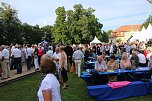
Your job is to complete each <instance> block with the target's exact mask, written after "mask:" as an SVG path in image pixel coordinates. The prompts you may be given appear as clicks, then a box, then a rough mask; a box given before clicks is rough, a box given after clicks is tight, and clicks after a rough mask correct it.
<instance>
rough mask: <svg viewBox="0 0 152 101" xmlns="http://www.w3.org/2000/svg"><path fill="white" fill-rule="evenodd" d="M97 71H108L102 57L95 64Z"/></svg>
mask: <svg viewBox="0 0 152 101" xmlns="http://www.w3.org/2000/svg"><path fill="white" fill-rule="evenodd" d="M95 69H96V70H98V71H101V72H104V71H106V70H107V69H108V68H107V65H106V62H105V61H103V59H102V57H101V56H98V57H97V61H96V62H95Z"/></svg>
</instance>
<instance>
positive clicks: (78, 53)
mask: <svg viewBox="0 0 152 101" xmlns="http://www.w3.org/2000/svg"><path fill="white" fill-rule="evenodd" d="M72 57H73V59H74V62H75V69H76V74H78V77H80V73H81V62H82V60H83V58H84V54H83V53H82V51H80V48H79V47H77V50H76V51H75V52H74V53H73V56H72Z"/></svg>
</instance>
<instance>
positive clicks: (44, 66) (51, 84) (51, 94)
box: [37, 54, 61, 101]
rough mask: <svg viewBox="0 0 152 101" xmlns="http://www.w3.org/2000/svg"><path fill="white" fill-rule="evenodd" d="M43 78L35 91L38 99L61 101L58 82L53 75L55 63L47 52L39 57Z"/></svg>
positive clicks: (41, 100) (42, 100) (40, 100)
mask: <svg viewBox="0 0 152 101" xmlns="http://www.w3.org/2000/svg"><path fill="white" fill-rule="evenodd" d="M40 67H41V73H42V74H43V75H44V78H43V80H42V81H41V84H40V86H39V90H38V92H37V95H38V99H39V101H61V95H60V83H59V81H58V80H57V78H56V77H55V75H54V74H55V73H56V65H55V63H54V62H53V61H52V60H51V57H50V56H48V55H47V54H45V55H43V56H42V58H41V66H40Z"/></svg>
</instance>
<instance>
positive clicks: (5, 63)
mask: <svg viewBox="0 0 152 101" xmlns="http://www.w3.org/2000/svg"><path fill="white" fill-rule="evenodd" d="M1 48H2V52H1V55H2V59H1V64H2V73H3V75H2V77H3V78H2V79H7V78H10V66H9V50H8V49H6V46H5V45H2V46H1Z"/></svg>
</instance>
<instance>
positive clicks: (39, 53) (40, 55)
mask: <svg viewBox="0 0 152 101" xmlns="http://www.w3.org/2000/svg"><path fill="white" fill-rule="evenodd" d="M43 54H44V52H43V49H42V47H41V46H39V48H38V63H39V65H40V61H41V57H42V55H43Z"/></svg>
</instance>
